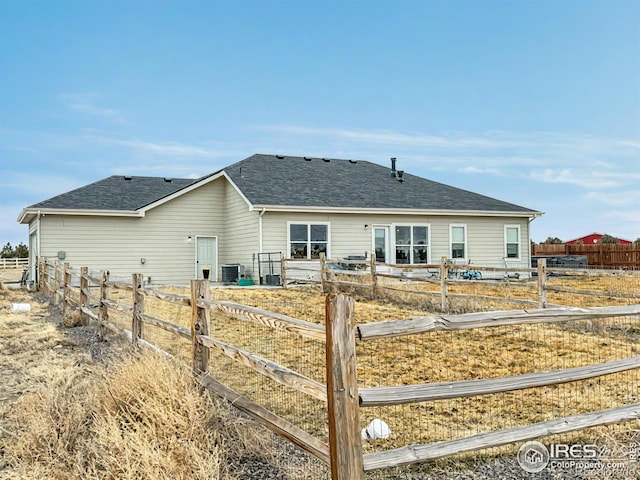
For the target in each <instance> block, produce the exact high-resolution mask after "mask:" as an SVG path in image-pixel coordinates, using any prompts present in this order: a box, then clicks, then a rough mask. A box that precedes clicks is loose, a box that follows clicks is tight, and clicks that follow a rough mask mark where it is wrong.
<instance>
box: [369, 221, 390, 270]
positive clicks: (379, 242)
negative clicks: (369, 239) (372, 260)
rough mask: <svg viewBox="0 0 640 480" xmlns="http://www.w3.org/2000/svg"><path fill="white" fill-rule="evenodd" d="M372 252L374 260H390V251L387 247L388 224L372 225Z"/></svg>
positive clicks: (386, 261) (388, 261)
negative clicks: (374, 256) (374, 255)
mask: <svg viewBox="0 0 640 480" xmlns="http://www.w3.org/2000/svg"><path fill="white" fill-rule="evenodd" d="M373 252H374V253H375V254H376V262H382V263H390V262H391V251H390V249H389V226H387V225H385V226H377V227H376V226H374V227H373Z"/></svg>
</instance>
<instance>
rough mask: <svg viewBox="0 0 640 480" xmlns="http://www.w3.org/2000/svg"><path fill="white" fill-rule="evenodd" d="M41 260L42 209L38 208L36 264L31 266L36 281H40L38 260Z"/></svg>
mask: <svg viewBox="0 0 640 480" xmlns="http://www.w3.org/2000/svg"><path fill="white" fill-rule="evenodd" d="M39 261H40V210H38V215H37V217H36V264H35V265H32V266H31V275H32V278H33V279H34V281H36V282H37V281H38V278H37V276H38V275H39V274H40V272H38V262H39Z"/></svg>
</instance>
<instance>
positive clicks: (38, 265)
mask: <svg viewBox="0 0 640 480" xmlns="http://www.w3.org/2000/svg"><path fill="white" fill-rule="evenodd" d="M43 264H44V262H43V261H42V260H41V259H39V258H38V259H37V260H36V289H37V291H38V292H41V293H43V294H46V292H45V291H44V288H43V283H42V266H43Z"/></svg>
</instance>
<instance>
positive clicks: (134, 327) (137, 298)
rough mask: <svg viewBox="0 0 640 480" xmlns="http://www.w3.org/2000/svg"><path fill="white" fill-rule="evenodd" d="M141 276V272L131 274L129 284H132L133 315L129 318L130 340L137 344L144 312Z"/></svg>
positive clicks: (140, 336) (140, 335)
mask: <svg viewBox="0 0 640 480" xmlns="http://www.w3.org/2000/svg"><path fill="white" fill-rule="evenodd" d="M142 282H143V277H142V274H141V273H134V274H133V275H132V281H131V285H132V286H133V315H132V318H131V341H132V342H133V344H134V345H137V344H138V339H140V338H142V317H141V316H140V314H141V313H143V312H144V295H142V293H141V292H140V290H142Z"/></svg>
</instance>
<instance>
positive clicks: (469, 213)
mask: <svg viewBox="0 0 640 480" xmlns="http://www.w3.org/2000/svg"><path fill="white" fill-rule="evenodd" d="M254 208H255V209H258V208H260V209H261V210H262V211H264V210H269V211H271V212H292V213H360V214H368V215H374V214H379V215H432V216H446V217H449V216H458V217H487V216H490V217H527V218H536V217H539V216H541V215H542V212H538V211H535V210H530V211H524V212H513V211H491V210H418V209H412V208H350V207H346V208H345V207H311V206H304V207H302V206H283V205H254Z"/></svg>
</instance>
